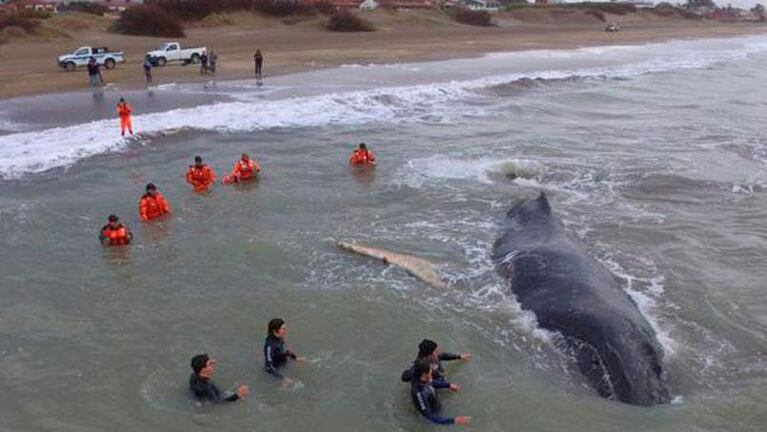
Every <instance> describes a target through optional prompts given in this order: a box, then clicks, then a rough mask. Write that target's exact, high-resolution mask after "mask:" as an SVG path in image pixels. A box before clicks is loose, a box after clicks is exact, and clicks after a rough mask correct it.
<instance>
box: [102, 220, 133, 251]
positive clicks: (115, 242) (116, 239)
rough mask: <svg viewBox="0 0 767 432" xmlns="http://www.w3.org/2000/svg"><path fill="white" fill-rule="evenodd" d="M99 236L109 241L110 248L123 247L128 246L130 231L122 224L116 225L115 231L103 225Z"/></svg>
mask: <svg viewBox="0 0 767 432" xmlns="http://www.w3.org/2000/svg"><path fill="white" fill-rule="evenodd" d="M101 235H102V236H103V237H104V238H105V239H108V240H109V245H110V246H123V245H127V244H130V241H131V236H130V231H128V229H127V228H125V227H124V226H123V225H122V224H120V225H118V226H117V228H116V229H112V227H111V226H109V225H104V228H102V229H101Z"/></svg>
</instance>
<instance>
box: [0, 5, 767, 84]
mask: <svg viewBox="0 0 767 432" xmlns="http://www.w3.org/2000/svg"><path fill="white" fill-rule="evenodd" d="M366 16H368V17H369V18H370V19H371V20H372V21H374V22H375V24H376V27H377V31H375V32H371V33H343V34H341V33H331V32H328V31H326V30H325V29H324V28H323V19H322V18H311V19H307V20H305V21H301V22H299V23H296V24H293V25H287V24H284V23H283V22H281V21H279V20H273V19H265V18H262V17H257V16H252V15H250V14H237V15H234V16H233V18H232V22H233V23H232V24H231V25H226V26H218V27H204V26H199V27H195V28H190V29H188V30H187V38H185V39H183V40H182V43H183V45H185V46H207V47H208V48H209V49H214V50H216V51H217V52H218V54H219V67H218V72H217V75H216V77H215V78H216V79H218V80H229V79H244V78H250V77H253V68H254V65H253V53H254V52H255V50H256V49H258V48H260V49H261V50H262V51H263V53H264V56H265V64H264V77H265V78H267V79H268V77H270V76H274V75H278V74H285V73H291V72H300V71H308V70H313V69H319V68H327V67H333V66H338V65H343V64H354V63H359V64H369V63H379V64H380V63H398V62H412V61H423V60H437V59H448V58H459V57H462V58H465V57H471V56H476V55H481V54H483V53H488V52H503V51H517V50H529V49H570V48H577V47H582V46H599V45H615V44H619V45H620V44H641V43H647V42H656V41H665V40H671V39H687V38H710V37H732V36H738V35H744V34H751V33H763V32H765V30H767V26H764V25H760V24H754V23H733V24H727V23H713V22H708V21H690V20H683V19H673V18H660V17H657V16H654V15H641V16H640V15H633V16H623V17H619V16H614V17H608V21H618V22H620V23H621V25H622V28H623V30H622V31H621V32H620V33H619V34H612V33H606V32H604V31H602V28H603V27H604V23H602V22H600V21H598V20H596V19H592V18H588V17H584V16H578V17H572V16H571V17H569V18H568V19H565V20H563V19H560V18H558V19H557V20H558V21H560V22H555V23H553V24H552V23H551V22H550V20H549V19H548V18H550V16H548V17H542V19H536V18H535V17H534V18H532V19H531V18H530V17H523V18H524V20H521V19H520V16H515V15H512V14H508V13H504V14H500V15H498V16H497V18H496V24H497V25H496V26H495V27H491V28H483V27H472V26H467V25H461V24H457V23H454V22H452V21H450V20H449V19H448V18H447V17H446V16H444V15H441V14H439V13H437V12H413V11H411V12H407V13H396V12H386V11H378V12H375V13H372V14H369V15H366ZM575 18H577V19H575ZM57 19H59V18H57ZM105 28H106V24H105V23H103V22H100V23H99V24H98V25H95V24H94V26H93V28H85V29H78V30H76V31H68V34H69V37H58V38H53V39H46V40H41V39H26V40H21V41H14V42H11V43H7V44H4V45H0V60H2V61H0V98H3V99H4V98H12V97H18V96H24V95H34V94H41V93H50V92H64V91H77V90H87V88H88V77H87V73H86V72H85V70H84V69H78V71H77V72H65V71H63V70H61V69H60V68H58V67H56V65H55V60H56V57H57V56H58V55H61V54H64V53H66V52H70V51H72V50H74V49H76V48H77V47H79V46H84V45H89V44H97V45H102V46H103V45H106V46H109V47H110V48H114V49H120V50H123V51H124V52H125V54H126V57H127V60H128V61H127V63H125V64H120V65H119V66H118V67H117V68H116V69H115V70H111V71H105V72H104V77H105V79H106V81H107V82H108V83H111V84H112V85H113V86H114V89H118V90H126V89H140V88H144V87H145V86H146V84H145V82H144V74H143V71H142V67H141V64H142V59H143V55H144V53H145V52H146V51H148V50H150V49H153V48H154V47H156V46H157V45H158V44H159V43H160V42H162V41H163V39H161V38H150V37H135V36H123V35H117V34H112V33H107V32H106V31H105V30H104V29H105ZM154 75H155V84H156V85H157V84H163V83H172V82H195V81H198V82H206V81H209V80H210V79H211V78H212V77H210V76H204V77H203V76H200V71H199V68H198V67H196V66H192V65H190V66H179V65H170V66H166V67H163V68H156V69H155V71H154Z"/></svg>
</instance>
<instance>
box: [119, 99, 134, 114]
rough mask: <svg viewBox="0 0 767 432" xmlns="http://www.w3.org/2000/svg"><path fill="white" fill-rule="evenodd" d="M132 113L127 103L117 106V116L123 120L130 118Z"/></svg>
mask: <svg viewBox="0 0 767 432" xmlns="http://www.w3.org/2000/svg"><path fill="white" fill-rule="evenodd" d="M131 112H133V110H132V109H131V107H130V105H128V104H127V103H125V102H120V103H118V104H117V115H119V116H120V117H121V118H125V117H130V114H131Z"/></svg>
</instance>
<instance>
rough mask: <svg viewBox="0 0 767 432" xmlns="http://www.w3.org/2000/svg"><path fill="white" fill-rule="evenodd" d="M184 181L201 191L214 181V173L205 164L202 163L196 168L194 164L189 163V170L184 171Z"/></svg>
mask: <svg viewBox="0 0 767 432" xmlns="http://www.w3.org/2000/svg"><path fill="white" fill-rule="evenodd" d="M186 181H187V183H189V184H191V185H192V186H194V189H195V190H198V191H203V190H205V189H207V188H208V186H210V185H211V184H213V182H214V181H216V174H215V173H214V172H213V170H212V169H210V167H209V166H207V165H203V166H202V167H201V168H197V167H196V166H195V165H189V171H187V173H186Z"/></svg>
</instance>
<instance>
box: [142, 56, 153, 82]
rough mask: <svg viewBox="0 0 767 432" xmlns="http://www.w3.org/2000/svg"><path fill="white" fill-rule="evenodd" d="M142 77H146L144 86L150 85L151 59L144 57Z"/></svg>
mask: <svg viewBox="0 0 767 432" xmlns="http://www.w3.org/2000/svg"><path fill="white" fill-rule="evenodd" d="M144 76H145V77H146V85H147V86H149V85H151V84H152V57H150V56H146V58H145V59H144Z"/></svg>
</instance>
